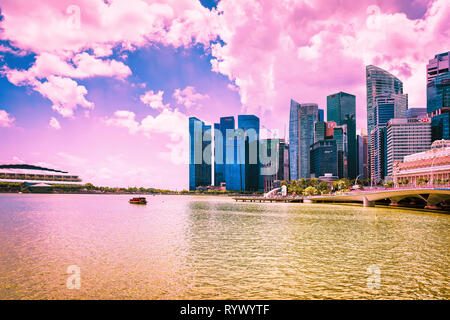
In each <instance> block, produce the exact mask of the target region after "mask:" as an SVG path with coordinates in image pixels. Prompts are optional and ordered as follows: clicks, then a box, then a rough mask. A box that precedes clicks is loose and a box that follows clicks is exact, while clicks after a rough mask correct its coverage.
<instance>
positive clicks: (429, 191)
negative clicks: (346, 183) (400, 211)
mask: <svg viewBox="0 0 450 320" xmlns="http://www.w3.org/2000/svg"><path fill="white" fill-rule="evenodd" d="M233 199H234V200H236V201H244V202H245V201H250V202H286V203H287V202H304V203H314V202H362V203H363V206H364V207H373V206H375V202H376V201H378V200H390V204H391V205H392V206H398V205H400V204H399V203H400V201H402V200H405V199H409V200H410V202H411V201H415V200H418V201H423V202H424V203H425V208H428V209H440V207H439V204H441V203H443V202H445V201H448V200H450V186H424V187H417V188H412V187H403V188H380V189H369V190H355V191H349V192H342V193H338V194H326V195H314V196H286V197H282V196H280V195H275V196H271V197H260V196H256V197H255V196H245V197H234V198H233Z"/></svg>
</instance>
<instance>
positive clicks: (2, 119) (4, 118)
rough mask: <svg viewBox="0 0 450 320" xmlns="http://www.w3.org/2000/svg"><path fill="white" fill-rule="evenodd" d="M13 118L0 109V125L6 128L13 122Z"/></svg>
mask: <svg viewBox="0 0 450 320" xmlns="http://www.w3.org/2000/svg"><path fill="white" fill-rule="evenodd" d="M14 120H15V119H14V118H13V117H11V115H10V114H9V113H8V112H6V111H5V110H0V127H3V128H8V127H12V126H13V124H14Z"/></svg>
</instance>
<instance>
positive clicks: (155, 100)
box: [140, 90, 169, 109]
mask: <svg viewBox="0 0 450 320" xmlns="http://www.w3.org/2000/svg"><path fill="white" fill-rule="evenodd" d="M163 94H164V91H162V90H159V91H158V92H157V93H154V92H153V90H149V91H147V92H146V93H145V94H143V95H141V96H140V99H141V101H142V102H143V103H144V104H146V105H148V106H150V108H152V109H165V108H168V107H169V105H168V104H164V103H163Z"/></svg>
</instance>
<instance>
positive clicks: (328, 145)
mask: <svg viewBox="0 0 450 320" xmlns="http://www.w3.org/2000/svg"><path fill="white" fill-rule="evenodd" d="M310 153H311V155H310V160H311V176H314V177H315V178H319V177H322V176H325V174H331V175H332V176H337V175H338V152H337V145H336V140H334V139H332V140H321V141H317V142H315V143H314V144H312V145H311V147H310Z"/></svg>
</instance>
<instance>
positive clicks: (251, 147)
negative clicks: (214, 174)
mask: <svg viewBox="0 0 450 320" xmlns="http://www.w3.org/2000/svg"><path fill="white" fill-rule="evenodd" d="M226 140H227V141H226V149H227V150H226V165H225V181H226V188H227V190H235V191H257V190H258V183H259V170H260V168H259V162H258V152H259V146H258V144H259V118H258V117H256V116H254V115H239V116H238V128H237V129H235V130H234V135H233V137H232V138H230V139H229V137H227V139H226Z"/></svg>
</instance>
